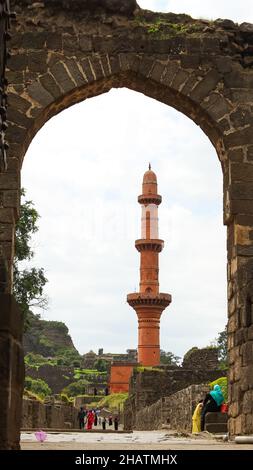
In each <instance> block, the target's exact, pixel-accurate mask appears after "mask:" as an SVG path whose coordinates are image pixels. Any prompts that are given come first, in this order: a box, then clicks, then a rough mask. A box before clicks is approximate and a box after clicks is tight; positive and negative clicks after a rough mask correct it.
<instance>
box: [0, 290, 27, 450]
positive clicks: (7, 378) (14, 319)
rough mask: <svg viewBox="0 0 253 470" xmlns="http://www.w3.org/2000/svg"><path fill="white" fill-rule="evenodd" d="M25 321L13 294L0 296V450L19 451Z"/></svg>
mask: <svg viewBox="0 0 253 470" xmlns="http://www.w3.org/2000/svg"><path fill="white" fill-rule="evenodd" d="M22 324H23V319H22V315H21V313H20V309H19V307H18V305H17V303H16V301H15V299H14V297H13V296H12V295H10V294H0V410H1V412H0V449H1V450H2V449H19V440H20V426H21V416H22V394H23V386H24V359H23V347H22V329H23V328H22Z"/></svg>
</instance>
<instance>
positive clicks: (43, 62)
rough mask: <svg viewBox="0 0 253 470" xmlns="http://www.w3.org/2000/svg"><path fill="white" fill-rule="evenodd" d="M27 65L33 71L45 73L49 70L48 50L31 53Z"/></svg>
mask: <svg viewBox="0 0 253 470" xmlns="http://www.w3.org/2000/svg"><path fill="white" fill-rule="evenodd" d="M27 65H28V67H29V69H30V71H31V72H40V73H45V72H46V71H47V52H46V51H34V52H32V53H29V54H28V61H27Z"/></svg>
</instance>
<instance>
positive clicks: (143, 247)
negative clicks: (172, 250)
mask: <svg viewBox="0 0 253 470" xmlns="http://www.w3.org/2000/svg"><path fill="white" fill-rule="evenodd" d="M163 247H164V241H163V240H159V239H155V238H150V239H149V238H141V239H140V240H135V248H136V250H138V251H139V252H142V251H156V252H157V253H160V252H161V251H162V249H163Z"/></svg>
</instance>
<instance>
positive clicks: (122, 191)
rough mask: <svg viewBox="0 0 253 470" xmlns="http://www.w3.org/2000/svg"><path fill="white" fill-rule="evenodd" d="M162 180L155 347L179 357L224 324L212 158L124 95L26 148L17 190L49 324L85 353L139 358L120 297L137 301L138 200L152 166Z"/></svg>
mask: <svg viewBox="0 0 253 470" xmlns="http://www.w3.org/2000/svg"><path fill="white" fill-rule="evenodd" d="M149 161H151V163H152V166H153V168H154V170H155V171H156V173H157V176H158V183H159V191H160V193H161V194H162V196H163V203H162V204H161V206H160V208H159V217H160V236H161V238H163V239H164V240H165V249H164V251H163V253H162V254H161V256H160V286H161V290H162V291H165V292H169V293H171V294H172V296H173V302H172V304H171V306H170V307H169V308H168V309H167V311H166V312H165V313H164V314H163V317H162V323H161V326H162V328H161V347H162V348H163V349H166V350H171V351H173V352H174V353H175V354H178V355H182V354H184V352H185V351H186V350H187V349H189V348H190V347H191V346H193V345H199V346H205V345H206V344H207V343H209V342H210V341H211V340H212V339H213V338H214V337H215V336H217V333H218V332H219V331H221V330H222V329H223V327H224V325H225V322H226V300H225V293H226V277H225V265H226V253H225V228H224V227H223V226H222V175H221V170H220V165H219V162H218V159H217V156H216V153H215V150H214V148H213V147H212V145H211V143H210V142H209V141H208V139H207V138H206V136H205V135H204V134H203V132H202V131H201V130H200V129H199V128H198V127H197V126H196V125H195V124H194V123H192V122H191V121H190V120H189V119H188V118H186V117H184V116H183V115H182V114H180V113H178V112H176V111H175V110H173V109H171V108H169V107H168V106H165V105H163V104H161V103H158V102H157V101H154V100H152V99H149V98H146V97H145V96H144V95H142V94H139V93H134V92H132V91H129V90H126V89H120V90H111V91H110V92H109V93H108V94H105V95H101V96H99V97H96V98H92V99H90V100H86V101H85V102H83V103H81V104H78V105H76V106H73V107H72V108H69V109H68V110H66V111H64V112H62V113H61V114H59V115H57V116H56V117H54V118H52V119H51V120H50V121H49V122H48V123H47V124H46V125H45V126H44V127H43V128H42V129H41V130H40V131H39V132H38V134H37V135H36V137H35V138H34V140H33V142H32V144H31V146H30V148H29V150H28V152H27V155H26V158H25V160H24V167H23V172H22V184H23V186H24V187H25V188H26V189H27V197H28V198H29V199H32V200H33V201H34V203H35V205H36V208H37V209H38V211H39V213H40V214H41V219H40V230H39V233H38V234H37V236H36V239H35V249H36V259H35V262H36V264H37V265H38V266H44V267H45V269H46V272H47V276H48V279H49V283H48V286H47V292H48V295H49V297H50V299H51V300H50V307H51V308H50V311H48V312H46V313H45V314H44V315H43V316H44V318H47V319H54V320H62V321H64V322H65V323H66V324H67V326H68V327H69V329H70V334H71V335H72V337H73V340H74V343H75V344H76V346H77V348H78V349H79V350H80V351H81V352H82V353H84V352H85V351H88V350H90V349H94V350H96V349H98V347H104V349H105V350H107V351H109V350H110V351H114V352H116V351H125V350H126V349H127V348H132V347H136V346H137V319H136V315H135V312H134V310H132V309H131V307H129V306H128V304H127V303H126V295H127V293H129V292H133V291H134V290H135V289H136V290H138V282H139V279H138V275H139V255H138V253H137V252H136V250H135V248H134V240H135V239H136V238H138V237H139V236H140V215H141V212H140V206H139V205H138V203H137V196H138V194H140V192H141V181H142V176H143V173H144V171H146V169H147V165H148V162H149Z"/></svg>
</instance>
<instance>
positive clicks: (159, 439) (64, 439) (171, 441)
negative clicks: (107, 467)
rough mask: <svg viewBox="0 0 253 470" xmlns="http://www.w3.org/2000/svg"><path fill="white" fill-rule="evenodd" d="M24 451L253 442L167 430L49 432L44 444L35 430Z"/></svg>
mask: <svg viewBox="0 0 253 470" xmlns="http://www.w3.org/2000/svg"><path fill="white" fill-rule="evenodd" d="M21 448H22V449H25V450H36V449H40V450H42V449H44V450H49V449H54V450H58V449H59V450H64V449H66V450H67V449H71V450H159V449H160V450H163V449H164V450H169V449H171V450H182V449H184V450H206V449H207V450H225V449H226V450H253V444H235V443H234V442H223V440H222V438H220V439H217V438H213V437H212V436H211V435H205V434H203V435H198V436H193V435H189V436H185V437H179V436H177V435H175V434H174V435H173V433H172V432H168V431H162V430H161V431H134V432H133V433H129V434H127V433H124V434H121V433H116V432H115V433H108V434H103V433H102V432H101V433H97V432H96V433H92V432H91V433H88V432H86V433H80V432H79V433H75V432H64V433H54V432H52V433H51V432H50V433H47V439H46V441H45V442H44V443H42V444H41V443H39V442H37V441H36V438H35V434H34V432H23V433H22V434H21Z"/></svg>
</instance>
